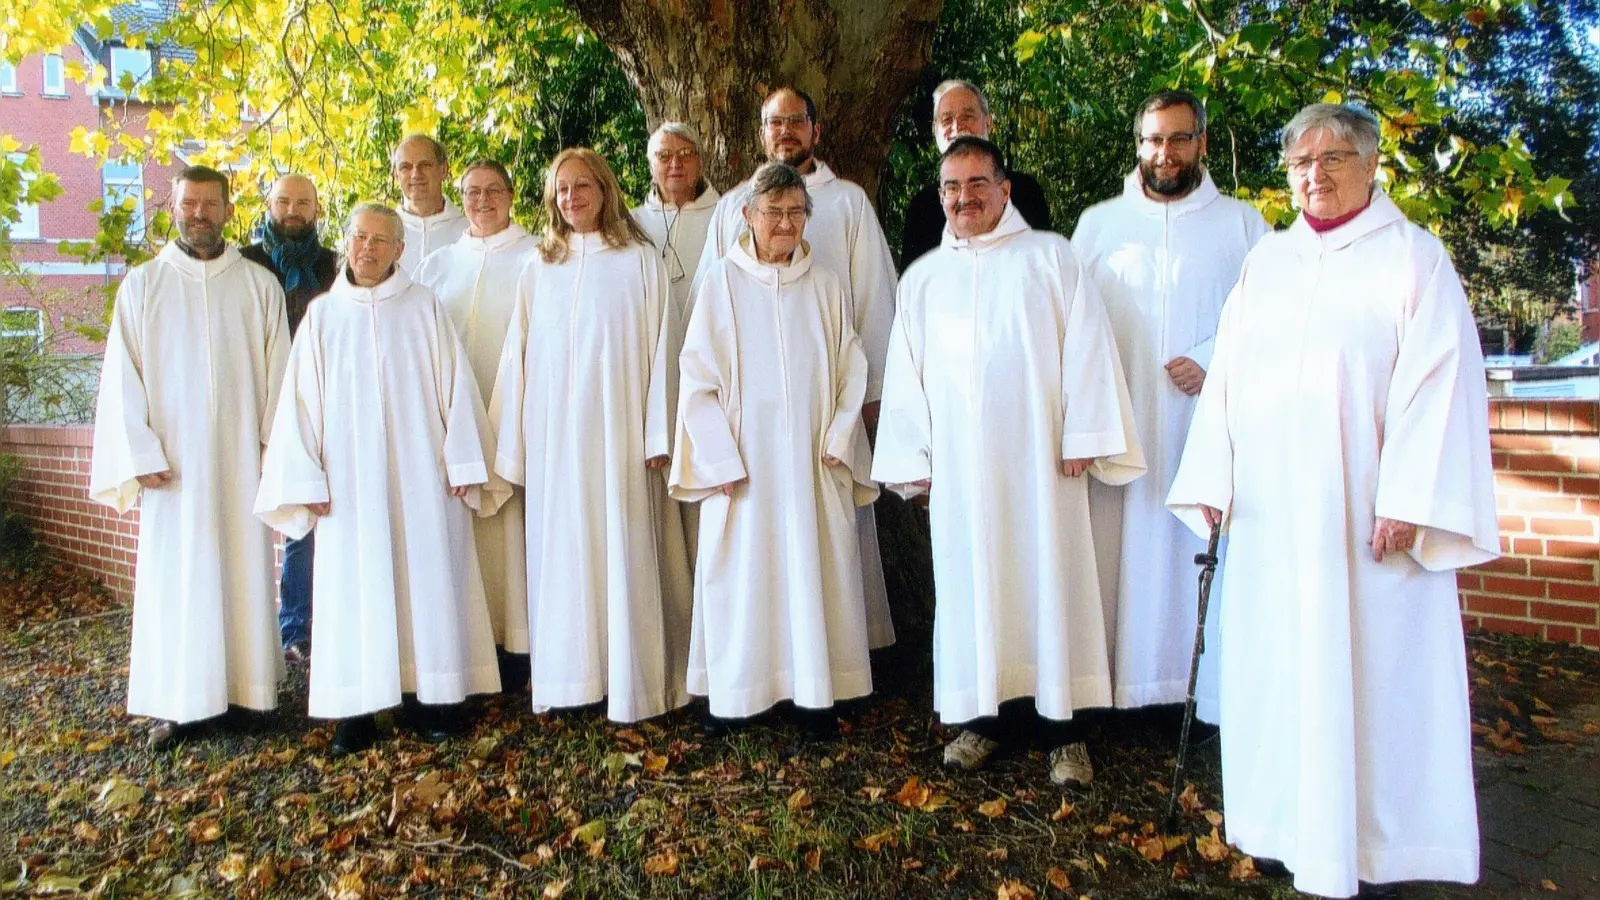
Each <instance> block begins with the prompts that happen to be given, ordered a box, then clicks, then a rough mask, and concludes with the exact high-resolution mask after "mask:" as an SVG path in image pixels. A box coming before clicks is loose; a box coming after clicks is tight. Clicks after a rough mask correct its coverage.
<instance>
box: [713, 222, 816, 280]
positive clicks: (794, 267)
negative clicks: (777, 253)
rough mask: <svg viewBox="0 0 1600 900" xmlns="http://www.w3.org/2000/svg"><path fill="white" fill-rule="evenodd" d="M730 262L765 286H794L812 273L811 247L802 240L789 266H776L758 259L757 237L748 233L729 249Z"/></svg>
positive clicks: (741, 236)
mask: <svg viewBox="0 0 1600 900" xmlns="http://www.w3.org/2000/svg"><path fill="white" fill-rule="evenodd" d="M728 260H729V261H730V262H732V263H733V264H734V265H736V266H738V267H739V268H741V269H743V270H745V271H746V272H749V273H750V274H751V275H752V276H754V277H755V278H756V280H758V281H760V282H762V283H763V284H777V285H785V284H793V283H794V282H796V281H799V280H800V279H801V278H804V277H805V276H806V273H808V272H810V271H811V245H810V244H808V243H806V242H805V240H804V239H801V241H800V246H798V247H796V248H795V250H794V256H793V258H791V259H790V260H789V264H788V265H787V266H775V265H773V264H772V263H764V262H762V261H761V260H759V259H757V258H756V251H755V236H754V235H752V234H751V233H750V232H748V231H746V232H745V233H744V234H742V235H740V236H739V240H737V241H735V242H734V245H733V246H732V247H729V248H728Z"/></svg>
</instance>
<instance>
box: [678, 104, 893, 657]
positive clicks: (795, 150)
mask: <svg viewBox="0 0 1600 900" xmlns="http://www.w3.org/2000/svg"><path fill="white" fill-rule="evenodd" d="M821 136H822V125H821V124H819V123H818V122H817V107H816V104H815V103H813V102H812V100H811V98H810V97H808V96H806V94H804V93H803V92H801V91H798V90H795V89H794V88H779V89H778V90H776V91H773V92H772V93H771V94H769V95H768V96H767V100H766V102H765V103H763V104H762V106H761V140H762V145H763V147H765V149H766V153H767V162H781V163H785V164H787V165H790V166H793V167H794V168H795V169H797V170H798V171H799V172H800V174H802V175H804V176H805V178H806V191H807V193H808V194H809V195H810V197H811V203H812V208H813V210H814V211H813V213H812V216H811V220H810V221H809V222H808V223H807V224H806V235H807V239H806V242H807V243H808V244H810V246H811V253H812V256H813V257H814V258H815V260H816V264H817V265H820V266H821V267H823V268H824V269H827V270H828V271H830V272H832V273H834V274H835V275H837V276H838V277H839V281H840V283H841V284H842V285H843V286H844V290H845V294H846V297H847V299H848V301H849V303H850V309H851V319H852V322H853V324H854V325H855V329H856V334H857V335H859V336H860V339H861V348H862V350H864V351H865V352H866V354H867V399H866V404H865V405H864V406H862V411H861V415H862V419H863V421H865V422H866V425H867V430H868V432H869V433H871V432H872V431H873V429H875V428H876V425H877V420H878V399H879V395H881V394H882V393H883V361H884V355H885V353H886V352H887V348H888V344H889V328H890V326H891V325H892V324H893V322H894V303H895V299H894V298H895V276H894V257H893V256H892V255H891V254H890V253H889V242H888V241H887V240H886V239H885V238H884V236H883V227H882V226H881V225H879V224H878V216H877V213H875V212H874V211H873V209H872V204H871V202H869V201H868V199H867V192H866V191H863V190H862V189H861V187H860V186H859V185H857V184H855V183H854V182H850V181H845V180H844V179H842V178H840V177H839V176H837V175H835V174H834V172H833V170H832V169H830V168H828V165H827V164H826V163H824V162H823V161H822V160H819V159H817V158H816V156H815V155H814V151H815V149H816V143H817V140H818V139H819V138H820V137H821ZM749 191H750V183H749V182H748V181H746V182H744V183H742V184H740V185H739V186H738V187H736V188H734V189H733V190H731V191H729V192H728V193H726V194H724V195H723V197H722V199H721V200H720V201H718V202H717V209H716V213H715V214H714V215H713V216H712V220H711V229H710V232H709V233H708V234H707V237H706V247H705V252H704V254H703V255H702V256H701V259H700V266H699V270H698V271H699V272H701V273H704V272H706V271H707V270H709V269H710V266H711V263H713V262H715V261H716V260H718V259H720V258H721V257H722V256H723V254H725V253H727V252H728V248H729V247H731V246H733V242H734V241H735V240H737V239H738V238H739V236H740V235H741V234H744V233H745V231H746V229H747V224H746V222H745V219H744V207H745V203H746V201H747V200H748V199H749ZM856 529H857V534H858V537H859V539H860V542H861V573H862V588H863V590H864V592H865V596H866V602H867V629H868V634H869V637H870V639H871V641H872V647H873V649H874V650H876V649H878V648H880V647H887V646H889V645H890V644H893V643H894V623H893V622H892V621H891V619H890V616H889V594H888V589H887V587H886V586H885V585H884V581H883V559H882V557H881V556H880V555H879V553H878V525H877V519H876V518H875V517H874V516H873V513H872V507H870V506H863V507H861V508H860V509H859V510H857V512H856Z"/></svg>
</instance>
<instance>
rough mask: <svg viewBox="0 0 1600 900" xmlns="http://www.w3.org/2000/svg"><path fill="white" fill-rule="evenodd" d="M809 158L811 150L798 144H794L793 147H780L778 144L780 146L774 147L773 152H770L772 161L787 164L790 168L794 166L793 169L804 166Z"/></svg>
mask: <svg viewBox="0 0 1600 900" xmlns="http://www.w3.org/2000/svg"><path fill="white" fill-rule="evenodd" d="M810 159H811V151H810V150H809V149H807V148H804V147H800V146H794V147H781V146H780V147H778V148H776V150H775V152H774V153H773V154H772V161H773V162H781V163H783V164H784V165H786V166H789V167H791V168H795V169H798V168H800V167H801V166H804V165H805V164H806V163H807V162H809V161H810Z"/></svg>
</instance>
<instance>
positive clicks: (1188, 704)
mask: <svg viewBox="0 0 1600 900" xmlns="http://www.w3.org/2000/svg"><path fill="white" fill-rule="evenodd" d="M1221 539H1222V522H1221V521H1218V522H1217V524H1215V525H1212V526H1211V540H1210V542H1209V543H1208V544H1207V545H1206V552H1204V553H1196V554H1195V555H1194V564H1195V565H1197V566H1199V567H1200V608H1199V610H1198V612H1197V614H1196V615H1195V622H1194V656H1193V657H1192V658H1191V659H1190V660H1189V694H1188V696H1187V697H1186V698H1185V699H1184V701H1183V727H1182V729H1180V730H1179V732H1178V765H1177V766H1176V767H1175V768H1174V769H1173V771H1172V794H1171V796H1170V797H1169V798H1168V799H1167V820H1166V823H1165V824H1166V831H1167V832H1168V833H1169V834H1170V833H1171V832H1172V831H1173V830H1174V829H1175V828H1177V825H1178V793H1179V792H1180V791H1182V790H1183V769H1184V765H1185V764H1186V763H1187V762H1188V759H1189V727H1190V726H1191V725H1193V724H1194V687H1195V682H1197V681H1199V680H1200V655H1201V654H1203V653H1205V652H1206V609H1207V608H1208V607H1209V606H1210V605H1211V579H1212V578H1214V577H1215V576H1216V574H1217V542H1218V541H1219V540H1221Z"/></svg>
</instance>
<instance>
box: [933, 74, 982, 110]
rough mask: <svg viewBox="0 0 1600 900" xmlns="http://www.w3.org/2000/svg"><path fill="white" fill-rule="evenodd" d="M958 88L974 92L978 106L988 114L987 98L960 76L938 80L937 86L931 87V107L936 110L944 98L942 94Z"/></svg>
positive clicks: (975, 86) (976, 87)
mask: <svg viewBox="0 0 1600 900" xmlns="http://www.w3.org/2000/svg"><path fill="white" fill-rule="evenodd" d="M958 89H960V90H968V91H971V92H972V93H973V94H975V95H976V96H977V98H978V108H979V109H981V110H983V114H984V115H986V116H987V115H989V98H988V97H985V96H984V95H983V91H982V90H980V89H979V88H978V86H977V85H975V84H973V83H972V82H970V81H964V80H962V79H960V78H950V79H947V80H945V81H941V82H939V86H938V87H936V88H934V89H933V108H934V109H935V110H937V109H938V108H939V101H940V100H943V99H944V95H945V94H948V93H950V92H951V91H954V90H958Z"/></svg>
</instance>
